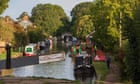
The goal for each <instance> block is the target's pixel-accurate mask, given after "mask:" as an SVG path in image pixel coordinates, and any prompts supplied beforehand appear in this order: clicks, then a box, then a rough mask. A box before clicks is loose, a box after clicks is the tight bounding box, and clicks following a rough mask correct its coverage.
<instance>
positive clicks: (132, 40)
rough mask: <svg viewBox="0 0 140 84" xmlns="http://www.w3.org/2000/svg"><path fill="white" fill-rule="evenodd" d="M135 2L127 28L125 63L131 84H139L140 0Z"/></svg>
mask: <svg viewBox="0 0 140 84" xmlns="http://www.w3.org/2000/svg"><path fill="white" fill-rule="evenodd" d="M136 2H137V3H136V4H135V5H136V6H135V7H136V10H135V11H134V20H131V21H132V22H131V26H130V27H129V29H128V30H127V31H128V39H129V48H130V49H129V52H128V56H127V57H126V65H127V67H128V74H129V75H130V78H131V79H132V81H133V84H140V75H139V74H140V52H139V51H140V33H139V32H140V28H139V27H140V11H139V10H140V1H136Z"/></svg>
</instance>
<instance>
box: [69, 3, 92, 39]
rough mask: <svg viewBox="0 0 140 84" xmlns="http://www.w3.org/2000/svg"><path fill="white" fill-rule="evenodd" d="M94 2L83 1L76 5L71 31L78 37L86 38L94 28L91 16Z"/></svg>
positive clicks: (73, 10)
mask: <svg viewBox="0 0 140 84" xmlns="http://www.w3.org/2000/svg"><path fill="white" fill-rule="evenodd" d="M92 5H93V3H92V2H83V3H80V4H78V5H76V6H75V7H74V8H73V9H72V11H71V16H72V21H71V29H70V30H71V33H72V34H73V35H74V36H76V37H78V38H82V39H84V38H85V37H86V35H88V34H89V33H90V32H91V31H92V30H94V29H93V28H94V27H93V26H94V25H93V21H92V18H91V16H90V14H91V7H92Z"/></svg>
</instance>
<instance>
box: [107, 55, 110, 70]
mask: <svg viewBox="0 0 140 84" xmlns="http://www.w3.org/2000/svg"><path fill="white" fill-rule="evenodd" d="M110 63H111V57H110V54H108V55H107V56H106V64H107V68H108V69H110Z"/></svg>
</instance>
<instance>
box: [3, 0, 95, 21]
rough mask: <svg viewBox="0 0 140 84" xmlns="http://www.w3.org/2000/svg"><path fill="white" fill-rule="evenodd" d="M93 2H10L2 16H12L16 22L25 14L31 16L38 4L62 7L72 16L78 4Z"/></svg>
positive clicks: (54, 0)
mask: <svg viewBox="0 0 140 84" xmlns="http://www.w3.org/2000/svg"><path fill="white" fill-rule="evenodd" d="M89 1H93V0H10V2H9V3H8V4H9V6H8V8H7V9H6V10H5V11H4V12H3V13H2V15H1V16H7V15H8V16H10V17H11V18H12V19H14V20H16V18H17V17H19V16H20V15H21V14H22V13H23V12H27V13H28V14H29V15H31V11H32V8H33V7H35V6H36V5H37V4H40V3H42V4H46V3H50V4H56V5H59V6H61V7H62V8H63V9H64V11H65V13H66V14H67V16H70V11H71V10H72V8H74V7H75V6H76V5H77V4H79V3H81V2H89Z"/></svg>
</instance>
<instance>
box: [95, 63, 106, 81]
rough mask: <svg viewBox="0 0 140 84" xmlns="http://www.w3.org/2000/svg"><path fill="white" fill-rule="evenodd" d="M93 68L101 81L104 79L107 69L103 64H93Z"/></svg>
mask: <svg viewBox="0 0 140 84" xmlns="http://www.w3.org/2000/svg"><path fill="white" fill-rule="evenodd" d="M94 67H95V70H96V73H97V75H98V76H99V75H100V76H101V80H102V81H103V80H104V79H105V76H106V75H107V74H108V69H107V66H106V63H105V62H94Z"/></svg>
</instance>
